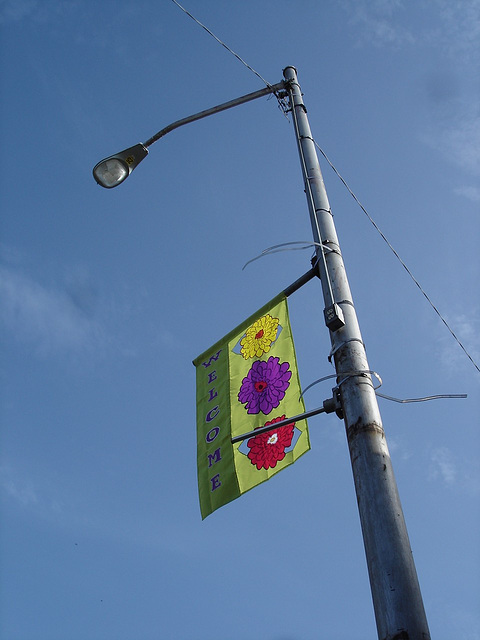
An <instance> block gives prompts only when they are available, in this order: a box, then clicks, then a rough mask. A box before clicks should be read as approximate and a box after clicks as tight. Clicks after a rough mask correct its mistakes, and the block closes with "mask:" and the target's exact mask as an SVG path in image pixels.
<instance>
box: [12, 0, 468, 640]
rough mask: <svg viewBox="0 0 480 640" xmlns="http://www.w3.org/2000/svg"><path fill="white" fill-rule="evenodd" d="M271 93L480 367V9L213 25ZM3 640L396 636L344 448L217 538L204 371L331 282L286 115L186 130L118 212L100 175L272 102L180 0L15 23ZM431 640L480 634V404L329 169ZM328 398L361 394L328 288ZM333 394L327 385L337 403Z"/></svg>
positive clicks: (456, 355)
mask: <svg viewBox="0 0 480 640" xmlns="http://www.w3.org/2000/svg"><path fill="white" fill-rule="evenodd" d="M185 6H186V8H187V9H188V10H190V11H191V12H192V13H194V14H195V15H196V16H197V17H198V19H199V20H201V21H202V22H203V23H205V24H206V25H207V26H208V27H209V28H210V29H211V30H212V31H213V32H214V33H216V34H217V36H218V37H219V38H221V39H222V40H224V41H225V42H226V43H227V44H228V45H229V46H230V47H231V48H232V49H234V50H235V51H237V52H238V53H239V55H241V56H242V57H243V58H244V59H245V60H246V61H247V62H248V63H249V64H250V65H251V66H252V67H254V68H255V69H256V70H257V71H258V72H259V73H260V74H261V75H262V76H263V77H264V78H266V79H267V80H268V81H269V82H270V83H275V82H279V81H280V80H281V79H282V69H283V68H284V67H285V66H287V65H294V66H296V68H297V69H298V75H299V80H300V83H301V85H302V89H303V92H304V99H305V104H306V105H307V108H308V114H309V118H310V125H311V128H312V132H313V135H314V137H315V139H316V141H317V143H318V144H319V145H320V146H321V147H322V148H323V149H324V151H325V152H326V153H327V154H328V156H329V158H330V159H331V161H332V162H333V164H334V165H335V166H336V167H337V169H338V170H339V172H340V173H341V174H342V175H343V176H344V178H345V179H346V180H347V182H348V183H349V185H350V187H351V188H352V190H353V191H354V192H355V193H356V195H357V196H358V198H359V200H360V201H361V202H362V203H363V205H364V206H365V208H366V209H367V210H368V211H369V213H370V214H371V216H372V217H373V218H374V219H375V221H376V222H377V224H378V225H379V226H380V228H381V229H382V230H383V232H384V233H385V234H386V236H387V237H388V238H389V240H390V241H391V243H392V244H393V245H394V247H395V248H396V249H397V251H398V252H399V253H400V255H401V256H402V258H403V259H404V260H405V262H406V264H407V265H408V266H409V268H410V269H411V270H412V272H413V273H414V274H415V276H416V278H417V279H418V280H419V281H420V282H421V284H422V286H423V287H424V289H425V290H426V291H427V292H428V294H429V296H430V297H431V299H432V300H433V302H434V303H435V305H436V306H437V308H438V309H439V310H440V312H441V314H442V315H443V316H444V317H445V318H446V319H447V321H448V322H449V323H450V325H451V327H452V329H453V330H454V331H455V332H456V334H457V335H458V337H459V338H460V340H462V342H463V343H464V345H465V347H466V348H467V350H468V351H469V353H470V354H471V355H472V357H473V358H474V359H475V360H476V362H477V363H479V361H480V340H479V335H480V296H479V287H478V282H479V275H480V259H479V252H478V244H479V240H480V219H479V212H480V183H479V175H480V151H479V149H480V112H479V98H480V95H479V84H478V65H479V58H480V56H479V47H478V42H479V36H480V3H479V2H478V0H462V1H457V2H453V3H452V2H446V1H445V0H428V1H427V0H418V1H416V2H413V1H402V0H370V1H366V0H356V1H354V0H341V1H338V2H334V1H331V0H322V1H321V2H314V1H312V0H298V1H295V2H292V1H289V0H277V1H276V2H273V1H272V0H263V1H262V2H253V1H251V0H244V2H241V3H240V2H228V3H227V2H220V1H219V0H204V1H202V2H200V1H199V0H190V2H187V0H185ZM0 26H1V29H2V44H1V47H2V52H1V87H2V94H3V101H2V107H1V108H2V117H1V121H0V122H1V140H2V149H3V154H2V158H1V162H2V164H1V169H2V171H1V174H0V175H1V209H2V223H1V240H0V243H1V244H0V257H1V263H0V298H1V302H0V321H1V325H2V329H1V335H2V354H3V358H2V364H1V368H0V375H1V382H2V390H3V391H2V412H1V430H2V433H1V443H2V444H1V464H0V485H1V516H2V527H1V537H0V561H1V566H2V571H1V576H0V590H1V591H0V595H1V600H0V602H1V604H0V619H1V623H0V636H1V637H2V638H5V639H7V638H8V639H9V640H60V639H61V640H65V638H68V639H69V640H77V639H78V640H80V639H81V640H84V639H85V638H88V639H89V640H90V639H91V640H127V639H131V638H139V639H142V640H143V639H145V640H150V639H153V638H169V639H171V640H183V639H188V640H204V639H206V638H211V637H214V638H222V639H225V640H243V639H244V638H246V637H249V638H252V639H253V640H255V639H257V638H258V639H260V638H261V639H262V640H312V639H313V638H319V637H321V638H323V637H324V638H333V639H335V640H343V639H347V638H351V637H352V629H354V630H355V631H354V635H355V637H356V638H358V640H364V639H365V640H366V639H367V638H372V637H375V634H376V630H375V622H374V615H373V608H372V604H371V597H370V588H369V584H368V576H367V570H366V564H365V557H364V551H363V543H362V539H361V531H360V525H359V520H358V512H357V507H356V499H355V493H354V488H353V482H352V474H351V468H350V462H349V458H348V449H347V444H346V441H345V434H344V430H343V424H342V422H341V421H339V420H338V419H337V418H336V417H335V416H333V415H329V416H322V415H320V416H317V417H315V418H312V419H311V420H310V437H311V443H312V450H311V451H310V452H309V453H308V454H307V455H305V456H303V457H302V458H301V459H300V460H298V462H296V463H295V465H293V466H292V467H290V468H288V469H286V470H285V471H283V472H282V473H281V474H278V475H277V476H275V478H273V479H272V480H271V481H270V482H267V483H264V484H263V485H261V486H260V487H258V488H256V489H255V490H253V491H251V492H249V493H248V494H246V495H244V496H242V497H241V498H240V499H238V500H236V501H234V502H233V503H231V504H229V505H227V506H225V507H223V508H222V509H220V510H218V511H217V512H215V513H214V514H212V515H211V516H209V517H208V518H207V519H206V520H205V521H203V522H202V521H201V518H200V511H199V506H198V498H197V485H196V451H195V446H196V437H195V370H194V367H193V366H192V360H193V358H195V357H196V356H197V355H198V354H200V353H201V352H203V351H204V350H205V349H207V348H208V347H209V345H211V344H213V343H214V342H216V341H217V340H218V339H219V338H221V337H222V336H223V335H224V334H226V333H227V332H228V331H229V330H230V329H232V328H233V327H234V326H236V325H237V324H239V323H240V322H241V321H242V320H243V319H244V318H246V317H247V316H249V315H250V314H251V313H253V312H254V311H255V309H257V308H259V307H260V306H262V305H263V304H264V303H265V302H266V301H267V300H269V299H270V298H272V297H273V296H274V295H275V294H277V293H278V292H279V291H280V290H282V289H283V288H284V287H286V286H287V285H288V284H290V283H291V282H292V281H294V280H295V279H296V278H297V277H299V276H300V275H301V274H302V273H304V272H305V271H306V270H307V269H308V268H309V260H310V254H309V252H308V251H285V252H282V253H278V254H275V255H272V256H268V257H265V258H263V259H261V260H257V261H256V262H254V263H252V264H251V265H249V266H248V267H247V268H246V269H245V270H242V267H243V265H244V264H245V263H246V262H247V261H248V260H250V259H251V258H253V257H255V256H256V255H258V254H259V253H261V251H263V249H265V248H266V247H269V246H272V245H275V244H279V243H283V242H293V241H304V240H309V239H310V238H311V231H310V227H309V220H308V213H307V206H306V202H305V196H304V193H303V185H302V179H301V174H300V165H299V162H298V157H297V152H296V146H295V140H294V135H293V129H292V124H291V122H289V121H288V120H287V119H286V118H285V117H284V115H283V114H282V113H281V111H280V110H279V109H278V108H277V104H276V102H275V100H268V99H267V98H264V99H261V100H258V101H256V102H253V103H250V104H248V105H243V106H241V107H238V108H236V109H234V110H231V111H228V112H225V113H222V114H219V115H216V116H214V117H211V118H208V119H206V120H203V121H201V122H197V123H194V124H191V125H188V126H186V127H184V128H182V129H179V130H178V131H175V132H172V133H171V134H169V135H168V136H167V137H166V138H165V139H163V140H161V141H160V142H158V143H156V145H154V146H153V147H152V148H151V152H150V154H149V157H148V158H147V159H146V160H145V161H144V162H143V163H142V165H141V167H139V168H138V169H137V170H136V172H135V173H134V174H133V176H131V177H130V179H129V180H128V181H127V182H126V183H125V184H124V185H122V186H121V187H119V188H118V189H115V190H111V191H108V190H103V189H101V188H100V187H99V186H97V185H96V184H95V182H94V180H93V178H92V175H91V170H92V167H93V166H94V165H95V164H96V162H97V161H98V160H100V159H101V158H103V157H105V156H107V155H109V154H110V153H114V152H116V151H118V150H120V149H123V148H125V147H128V146H130V145H133V144H136V143H137V142H141V141H145V140H146V139H147V138H149V137H150V136H151V135H152V134H154V133H155V132H156V131H157V130H159V129H161V128H162V127H163V126H166V125H167V124H169V123H170V122H172V121H174V120H177V119H179V118H182V117H184V116H187V115H190V114H192V113H195V112H198V111H200V110H202V109H205V108H208V107H210V106H213V105H215V104H218V103H221V102H224V101H227V100H230V99H233V98H235V97H237V96H240V95H243V94H245V93H249V92H251V91H255V90H256V89H259V88H262V86H263V85H262V83H261V81H260V80H259V79H258V78H257V77H256V76H255V75H254V74H252V73H251V72H250V71H249V70H248V69H246V68H245V67H244V66H243V65H241V64H240V63H239V62H238V60H236V59H235V58H234V57H233V56H232V55H231V54H230V53H229V52H228V51H226V50H225V49H224V48H222V47H221V46H220V45H219V44H218V43H217V42H215V41H214V40H213V39H212V38H211V37H210V36H209V35H208V34H207V33H206V32H205V31H203V30H202V29H201V28H200V27H199V26H198V25H196V24H195V23H194V22H193V21H192V20H191V19H190V18H188V16H186V15H185V14H184V13H182V11H181V10H180V9H178V7H176V6H175V4H174V3H173V2H171V0H161V1H156V2H154V1H153V0H138V1H137V2H135V3H129V2H125V1H124V0H117V1H115V2H113V1H111V0H105V2H102V3H94V2H88V1H86V0H84V1H79V0H71V1H67V0H66V1H61V0H56V1H53V0H43V1H40V0H16V1H13V0H2V1H1V2H0ZM321 164H322V170H323V173H324V178H325V182H326V187H327V191H328V194H329V199H330V203H331V205H332V210H333V213H334V215H335V222H336V225H337V231H338V235H339V238H340V243H341V246H342V252H343V255H344V259H345V263H346V267H347V272H348V276H349V280H350V285H351V288H352V292H353V296H354V300H355V303H356V307H357V313H358V316H359V320H360V326H361V329H362V333H363V337H364V341H365V343H366V347H367V354H368V357H369V362H370V366H371V367H372V368H373V369H374V370H375V371H377V372H378V373H379V374H380V375H381V377H382V379H383V387H382V392H384V393H385V394H388V395H391V396H395V397H399V398H406V397H407V398H408V397H410V398H411V397H418V396H427V395H432V394H442V393H443V394H445V393H467V394H468V398H467V399H466V400H437V401H432V402H427V403H421V404H408V405H399V404H394V403H391V402H388V401H386V400H382V399H380V400H379V404H380V410H381V412H382V417H383V421H384V426H385V430H386V434H387V440H388V443H389V447H390V451H391V455H392V461H393V466H394V469H395V474H396V477H397V482H398V487H399V491H400V496H401V499H402V504H403V508H404V512H405V517H406V522H407V527H408V530H409V535H410V541H411V545H412V549H413V553H414V557H415V561H416V565H417V571H418V574H419V580H420V585H421V589H422V593H423V598H424V603H425V608H426V612H427V617H428V621H429V625H430V631H431V634H432V638H433V637H434V638H436V639H437V640H451V639H452V638H456V639H457V640H478V639H479V638H480V635H479V631H478V630H479V628H480V615H479V607H478V603H479V596H480V571H479V569H480V543H479V535H478V531H479V524H480V509H479V494H480V465H479V462H478V460H479V445H480V436H479V419H478V416H479V414H480V406H479V394H478V391H479V382H480V374H479V373H478V371H477V370H476V369H475V367H474V366H473V365H472V363H471V362H470V361H469V360H468V359H467V357H466V356H465V354H464V353H463V352H462V351H461V349H460V348H459V347H458V345H457V344H456V342H455V341H454V340H453V338H452V336H451V335H450V334H449V333H448V331H447V330H446V328H445V327H444V325H443V324H442V323H441V321H440V320H439V318H438V316H437V315H436V314H435V313H434V311H433V310H432V308H431V307H430V305H429V304H428V303H427V302H426V300H425V298H424V297H423V296H422V294H421V293H420V292H419V290H418V289H417V287H416V286H415V284H414V283H413V282H412V280H411V279H410V278H409V276H408V275H407V274H406V272H405V270H404V269H403V268H402V266H401V265H400V264H399V262H398V261H397V260H396V258H395V257H394V255H393V254H392V252H391V251H390V250H389V249H388V247H387V246H386V244H385V243H384V242H383V240H382V239H381V238H380V236H379V235H378V233H377V232H376V231H375V230H374V228H373V226H372V225H371V223H370V222H369V221H368V219H367V218H366V216H365V214H364V213H363V212H362V211H361V210H360V208H359V207H358V206H357V205H356V203H355V202H354V200H353V199H352V198H351V196H350V194H349V193H348V192H347V191H346V189H345V187H344V186H343V185H342V184H341V183H340V181H339V180H338V178H337V177H336V176H335V174H334V173H333V172H332V170H331V169H330V167H329V166H328V165H327V164H326V163H325V161H323V160H322V159H321ZM289 304H290V315H291V323H292V331H293V335H294V339H295V343H296V349H297V358H298V364H299V373H300V380H301V383H302V386H303V387H306V386H307V385H309V384H310V383H311V382H313V381H314V380H316V379H318V378H320V377H323V376H327V375H330V374H332V373H333V369H332V367H331V365H330V364H329V362H328V360H327V356H328V353H329V349H330V346H329V338H328V334H327V330H326V328H325V327H324V324H323V321H322V311H323V303H322V300H321V291H320V286H319V284H318V283H317V282H310V283H309V284H308V285H306V286H305V287H304V288H303V289H302V290H301V291H299V292H297V293H296V294H295V295H294V296H292V297H291V299H290V303H289ZM330 394H331V384H329V383H328V382H327V383H324V384H322V385H317V386H316V387H314V388H313V389H312V390H310V391H309V392H308V393H307V394H306V396H305V402H306V406H307V408H315V407H317V406H319V405H321V403H322V402H323V400H324V399H326V398H327V397H329V395H330Z"/></svg>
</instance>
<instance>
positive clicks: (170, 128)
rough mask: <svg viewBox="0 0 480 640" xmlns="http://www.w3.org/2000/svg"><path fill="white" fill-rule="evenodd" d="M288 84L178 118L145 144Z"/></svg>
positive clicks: (281, 89)
mask: <svg viewBox="0 0 480 640" xmlns="http://www.w3.org/2000/svg"><path fill="white" fill-rule="evenodd" d="M286 86H287V83H286V82H285V81H284V80H282V82H278V83H277V84H273V85H268V86H267V87H265V88H264V89H259V90H258V91H254V92H253V93H247V95H245V96H240V98H235V99H234V100H230V101H229V102H224V103H222V104H219V105H217V106H216V107H211V108H210V109H205V110H204V111H200V112H199V113H195V114H194V115H192V116H187V117H186V118H182V119H181V120H176V121H175V122H172V123H171V124H169V125H167V126H166V127H164V128H163V129H161V130H160V131H158V132H157V133H156V134H155V135H154V136H152V137H151V138H149V139H148V140H147V141H146V142H144V143H143V146H144V147H146V148H148V147H149V146H150V145H152V144H153V143H154V142H156V141H157V140H159V139H160V138H163V136H165V135H167V133H170V131H173V130H174V129H178V128H179V127H182V126H183V125H184V124H189V123H190V122H195V120H201V119H202V118H206V117H207V116H211V115H213V114H215V113H219V112H220V111H225V110H226V109H231V108H232V107H236V106H238V105H240V104H244V103H245V102H250V101H251V100H256V99H257V98H262V97H263V96H267V95H269V94H271V93H275V94H276V93H277V92H279V91H284V90H285V88H286Z"/></svg>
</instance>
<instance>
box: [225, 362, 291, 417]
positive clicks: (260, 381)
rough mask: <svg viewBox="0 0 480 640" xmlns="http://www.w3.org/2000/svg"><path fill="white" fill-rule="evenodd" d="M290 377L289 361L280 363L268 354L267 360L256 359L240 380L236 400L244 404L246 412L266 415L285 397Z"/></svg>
mask: <svg viewBox="0 0 480 640" xmlns="http://www.w3.org/2000/svg"><path fill="white" fill-rule="evenodd" d="M291 377H292V372H291V371H290V363H288V362H282V363H281V364H280V363H279V359H278V358H274V357H273V356H270V358H269V359H268V360H267V362H265V361H264V360H257V361H256V362H254V363H253V364H252V367H251V369H250V371H249V372H248V374H247V377H246V378H244V379H243V381H242V386H241V388H240V391H239V392H238V400H239V401H240V402H241V403H242V404H245V409H246V410H247V413H260V411H261V412H262V413H263V414H265V415H268V414H269V413H270V411H271V410H272V409H276V408H277V407H278V405H279V404H280V402H281V401H282V400H283V398H284V397H285V392H286V390H287V389H288V387H289V386H290V382H289V380H290V378H291Z"/></svg>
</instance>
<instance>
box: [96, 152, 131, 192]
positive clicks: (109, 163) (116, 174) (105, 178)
mask: <svg viewBox="0 0 480 640" xmlns="http://www.w3.org/2000/svg"><path fill="white" fill-rule="evenodd" d="M94 174H95V180H96V181H97V182H98V183H99V184H101V185H102V187H107V188H110V187H116V186H117V184H120V182H123V180H125V178H126V177H127V176H128V167H127V165H126V164H125V163H124V162H122V160H119V159H118V158H110V159H109V160H104V161H103V162H101V163H100V164H99V165H98V166H97V167H95V170H94Z"/></svg>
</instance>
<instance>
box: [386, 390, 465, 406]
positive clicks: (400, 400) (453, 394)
mask: <svg viewBox="0 0 480 640" xmlns="http://www.w3.org/2000/svg"><path fill="white" fill-rule="evenodd" d="M377 396H378V397H379V398H384V399H385V400H391V401H392V402H399V403H400V404H406V403H407V402H426V401H427V400H438V399H440V398H466V397H467V394H466V393H447V394H441V395H438V396H426V397H425V398H405V399H404V400H402V399H401V398H393V397H392V396H386V395H384V394H383V393H378V391H377Z"/></svg>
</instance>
